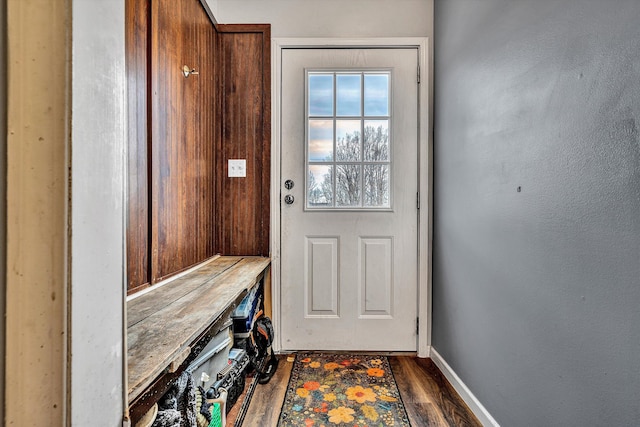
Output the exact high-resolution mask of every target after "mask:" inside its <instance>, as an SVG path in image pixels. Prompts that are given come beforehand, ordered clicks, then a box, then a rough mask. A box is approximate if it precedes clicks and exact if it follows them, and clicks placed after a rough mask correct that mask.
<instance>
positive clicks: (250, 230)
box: [217, 25, 271, 256]
mask: <svg viewBox="0 0 640 427" xmlns="http://www.w3.org/2000/svg"><path fill="white" fill-rule="evenodd" d="M218 30H219V31H220V33H219V37H220V48H219V49H220V51H221V58H222V66H221V71H220V79H221V83H220V96H221V100H220V105H221V107H222V135H221V139H220V142H219V147H218V152H219V154H218V162H219V163H218V170H219V171H220V172H223V173H222V174H221V176H220V177H219V179H218V188H217V193H218V195H219V197H220V200H219V203H218V205H217V208H218V221H219V223H218V225H219V227H218V238H217V242H218V249H219V251H220V252H221V253H222V254H223V255H262V256H268V255H269V208H270V206H269V204H270V202H269V200H270V198H269V188H270V171H271V167H270V166H271V62H270V40H271V30H270V26H269V25H219V26H218ZM229 159H246V161H247V176H246V178H229V177H228V173H227V172H228V170H227V165H228V160H229Z"/></svg>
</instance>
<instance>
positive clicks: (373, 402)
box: [278, 353, 410, 427]
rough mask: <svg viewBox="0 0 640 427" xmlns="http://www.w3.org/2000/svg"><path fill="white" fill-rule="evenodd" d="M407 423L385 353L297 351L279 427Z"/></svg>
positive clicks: (330, 426)
mask: <svg viewBox="0 0 640 427" xmlns="http://www.w3.org/2000/svg"><path fill="white" fill-rule="evenodd" d="M311 426H313V427H335V426H349V427H374V426H375V427H377V426H380V427H382V426H385V427H387V426H401V427H404V426H410V424H409V418H408V417H407V412H406V411H405V409H404V405H403V404H402V400H401V398H400V393H399V391H398V387H397V386H396V382H395V380H394V378H393V374H392V372H391V368H390V366H389V361H388V360H387V358H386V357H384V356H382V357H381V356H364V355H345V354H322V353H302V354H298V355H296V360H295V362H294V365H293V370H292V371H291V378H290V379H289V385H288V387H287V393H286V396H285V399H284V403H283V405H282V411H281V413H280V420H279V421H278V427H311Z"/></svg>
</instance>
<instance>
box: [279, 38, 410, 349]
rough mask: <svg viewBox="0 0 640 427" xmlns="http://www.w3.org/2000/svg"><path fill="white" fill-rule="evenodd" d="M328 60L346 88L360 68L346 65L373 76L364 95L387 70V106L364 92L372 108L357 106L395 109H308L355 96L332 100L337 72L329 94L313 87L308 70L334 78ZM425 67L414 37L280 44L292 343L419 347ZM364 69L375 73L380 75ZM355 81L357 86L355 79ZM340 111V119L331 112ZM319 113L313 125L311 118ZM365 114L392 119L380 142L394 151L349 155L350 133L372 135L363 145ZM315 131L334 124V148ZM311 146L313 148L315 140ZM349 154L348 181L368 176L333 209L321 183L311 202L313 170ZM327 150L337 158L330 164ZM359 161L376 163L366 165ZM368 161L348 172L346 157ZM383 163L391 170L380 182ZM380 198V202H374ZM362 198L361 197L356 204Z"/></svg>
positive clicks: (286, 303) (284, 307)
mask: <svg viewBox="0 0 640 427" xmlns="http://www.w3.org/2000/svg"><path fill="white" fill-rule="evenodd" d="M323 70H328V71H326V73H329V74H330V73H331V72H334V71H335V72H336V74H335V79H334V80H333V81H334V82H335V81H337V80H338V77H341V78H342V77H344V81H345V82H346V83H345V86H344V90H345V93H346V92H348V90H349V89H350V88H349V86H348V83H349V81H350V80H351V81H355V80H357V79H355V78H353V79H351V78H352V76H346V77H345V76H344V73H348V72H350V71H353V72H354V73H357V72H361V73H362V74H361V75H362V76H364V77H363V78H361V81H362V83H361V89H360V93H365V96H367V95H366V94H367V93H369V94H374V93H375V86H373V84H374V83H375V82H374V80H376V78H378V77H379V76H378V75H375V73H378V72H379V73H380V76H382V77H384V76H385V75H386V76H390V77H388V79H389V78H390V80H391V84H390V88H391V89H390V99H391V101H390V104H389V106H390V109H389V110H390V111H387V110H386V109H385V108H384V107H381V108H378V107H379V106H376V103H375V102H374V103H371V104H370V105H365V102H364V101H363V102H362V104H363V106H364V108H359V109H358V108H357V107H353V108H352V110H353V111H356V113H358V114H359V112H360V111H364V112H365V114H368V113H367V110H375V111H376V113H375V114H378V115H382V116H384V115H385V114H386V115H387V116H384V117H373V116H375V114H371V116H372V117H364V118H363V116H361V117H360V119H359V120H361V121H362V122H363V123H365V124H364V125H362V127H358V126H357V125H356V124H354V123H355V122H356V120H354V117H351V116H349V117H337V114H336V115H334V116H333V118H331V117H328V118H326V119H324V118H322V117H316V116H314V115H313V114H307V111H308V110H309V111H310V110H311V109H312V108H311V107H309V108H308V109H307V105H305V102H310V101H309V99H311V101H314V100H316V98H317V100H318V101H319V102H318V104H317V105H321V106H323V108H317V110H318V113H317V114H319V115H325V114H329V116H330V115H331V114H332V113H330V112H329V113H327V112H328V111H329V110H331V107H330V106H329V107H327V105H329V104H330V103H331V102H333V105H334V110H333V111H340V110H344V109H345V108H348V107H346V106H348V105H349V104H348V102H350V99H349V97H345V98H344V99H343V98H340V95H337V96H338V98H340V99H338V100H336V99H335V98H336V95H335V94H336V93H339V90H340V88H339V87H338V83H335V84H334V91H333V95H332V96H333V98H332V100H329V98H327V97H324V98H323V96H324V95H322V93H321V92H313V93H311V94H307V93H306V92H307V82H306V78H307V75H309V74H313V75H314V78H318V77H319V78H318V80H317V81H314V82H313V84H314V85H317V86H318V87H320V86H322V85H323V84H325V83H326V85H325V86H326V88H327V89H328V90H329V88H330V86H331V85H330V84H329V83H328V80H326V81H323V80H322V79H323V77H324V75H323V73H325V71H323ZM416 70H417V50H416V49H410V48H402V49H401V48H397V49H365V48H360V49H330V48H329V49H284V50H283V52H282V82H283V84H282V107H281V108H282V111H281V113H282V126H281V149H282V152H281V158H282V161H281V165H282V170H281V176H282V181H283V183H284V182H285V181H286V180H291V181H292V182H293V183H294V186H293V187H292V188H290V189H287V188H285V186H284V184H283V185H282V188H281V191H282V197H283V200H284V198H285V196H287V195H288V196H292V197H293V199H292V200H291V199H288V200H287V201H288V202H291V203H290V204H289V203H285V202H283V203H282V207H281V221H282V223H281V233H282V234H281V307H280V311H281V336H282V347H283V349H284V350H302V349H307V350H314V349H315V350H377V351H415V350H416V340H417V336H416V317H417V224H418V216H417V206H416V197H417V192H418V167H417V161H418V160H417V159H418V156H417V141H418V121H417V119H418V113H417V105H418V101H417V100H418V85H417V81H416ZM326 73H325V74H326ZM338 73H339V74H340V76H338ZM367 73H373V76H372V78H371V79H369V77H371V76H369V74H367ZM385 73H386V74H385ZM371 82H373V83H371ZM368 85H369V86H368ZM335 88H338V90H336V89H335ZM353 88H355V89H356V92H357V84H355V85H354V86H353ZM325 95H326V94H325ZM327 96H328V95H327ZM372 96H373V95H372ZM321 98H322V99H324V101H322V99H321ZM381 99H383V100H384V97H382V98H381ZM327 100H328V101H327ZM323 102H324V104H323ZM341 102H343V104H340V103H341ZM385 102H386V101H384V102H379V103H378V104H380V105H383V104H384V103H385ZM339 104H340V105H339ZM314 105H315V104H314ZM325 107H326V108H325ZM314 108H315V107H314ZM349 114H350V113H349ZM374 119H375V120H374ZM331 120H333V122H332V123H328V121H331ZM312 121H313V123H311V125H310V126H309V128H308V129H307V122H312ZM316 122H317V123H316ZM320 122H322V123H320ZM368 123H372V124H379V123H383V125H381V126H382V128H383V129H385V128H384V126H389V127H388V135H390V137H388V140H387V141H386V143H387V144H388V147H387V146H386V145H385V144H382V145H383V147H382V149H385V150H386V149H387V148H388V149H389V152H383V154H381V155H376V156H377V157H376V156H373V155H370V154H367V153H366V152H365V153H362V154H359V153H357V152H351V153H350V154H349V153H347V154H345V153H346V151H344V150H343V152H342V153H340V151H339V150H340V149H341V147H340V144H349V141H348V138H350V137H353V138H356V137H357V138H359V139H360V137H359V136H360V135H362V138H361V139H362V140H364V142H359V143H360V144H361V145H360V147H361V149H364V148H362V147H366V144H367V142H366V138H367V129H366V126H367V124H368ZM387 123H390V125H387ZM316 125H317V126H316ZM318 129H320V130H318ZM341 129H360V130H359V131H351V134H350V136H349V137H347V136H346V135H347V134H348V133H349V131H342V130H341ZM356 132H359V133H356ZM385 132H386V130H385ZM317 135H332V137H333V138H334V139H333V148H330V147H329V145H330V143H329V142H327V141H325V142H324V146H323V145H322V144H321V143H320V142H321V138H322V137H321V136H317ZM354 135H355V136H354ZM314 138H317V141H318V143H316V139H314ZM359 139H358V141H359ZM307 141H309V142H307ZM307 145H309V146H310V148H308V149H307V148H306V147H307ZM355 146H356V145H352V147H355ZM323 147H324V148H323ZM340 157H342V158H343V159H346V160H345V161H344V166H345V167H343V168H342V171H341V173H342V174H343V177H346V178H345V181H346V182H349V184H350V183H351V181H350V180H352V181H356V182H359V183H360V190H357V191H353V192H351V193H349V194H347V192H346V190H345V192H343V193H342V194H339V193H336V196H337V197H336V198H335V206H336V207H335V208H331V207H329V208H326V207H323V206H322V205H323V203H324V204H327V205H330V204H331V203H330V202H331V201H330V200H329V199H331V198H332V197H333V194H331V195H329V196H328V197H322V196H319V195H318V194H315V195H313V197H314V199H313V200H312V202H311V203H308V201H307V199H306V196H307V192H309V193H310V194H311V193H313V192H312V190H311V189H310V186H311V185H316V184H317V182H316V181H317V179H316V178H318V179H322V177H323V176H324V177H325V178H324V179H325V180H327V179H328V178H326V177H330V178H331V179H334V178H333V177H332V176H331V174H333V173H334V172H333V170H334V169H335V170H336V172H335V176H339V173H338V172H340V171H338V163H337V160H339V158H340ZM310 158H312V159H310ZM324 161H326V162H327V164H328V165H329V166H324V165H323V163H322V162H324ZM358 161H365V162H370V163H367V164H365V163H360V164H357V162H358ZM307 162H308V164H309V165H310V172H311V173H309V174H307V169H306V168H307ZM375 162H378V163H375ZM389 162H390V163H389ZM351 163H353V164H351ZM340 166H343V165H340ZM315 167H317V168H318V170H321V172H318V173H315V177H313V178H312V177H310V176H307V175H314V172H313V171H312V170H311V169H312V168H315ZM359 167H360V168H361V169H359V170H358V171H357V173H352V174H351V175H349V173H350V170H349V168H351V170H352V171H353V170H355V169H357V168H359ZM322 168H323V169H322ZM332 168H334V169H332ZM387 171H388V172H387ZM375 174H378V175H380V176H382V178H375V179H374V180H373V181H371V180H370V178H371V177H373V176H374V175H375ZM327 182H329V184H328V185H327V187H329V186H330V185H333V191H334V192H336V191H337V184H335V182H336V181H335V179H334V180H333V181H327ZM332 182H333V184H331V183H332ZM371 182H374V183H378V184H380V183H381V184H384V185H387V184H386V183H389V182H390V183H391V187H390V190H391V191H390V195H387V194H388V193H385V192H384V191H383V192H382V193H384V194H385V195H383V196H380V194H379V193H381V192H380V191H378V192H377V193H376V191H377V190H376V188H374V187H375V186H376V185H375V184H371ZM345 187H346V186H345ZM352 196H354V197H352ZM309 197H312V196H309ZM340 197H342V201H340V200H339V199H340ZM350 197H352V198H350ZM376 197H377V198H378V199H380V200H382V202H380V203H377V202H376V201H375V200H376ZM310 200H311V199H310ZM367 200H368V201H367ZM358 204H359V205H360V206H364V207H363V208H354V207H353V206H352V205H358ZM307 206H308V207H307ZM318 206H320V209H317V207H318ZM377 207H381V208H379V209H376V208H377Z"/></svg>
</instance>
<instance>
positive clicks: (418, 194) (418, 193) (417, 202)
mask: <svg viewBox="0 0 640 427" xmlns="http://www.w3.org/2000/svg"><path fill="white" fill-rule="evenodd" d="M416 208H417V209H418V210H420V192H419V191H418V192H417V193H416Z"/></svg>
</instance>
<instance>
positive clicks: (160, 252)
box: [151, 0, 219, 281]
mask: <svg viewBox="0 0 640 427" xmlns="http://www.w3.org/2000/svg"><path fill="white" fill-rule="evenodd" d="M152 4H153V6H152V26H153V31H152V34H153V37H152V49H151V69H152V77H151V80H152V85H151V86H152V91H153V94H152V102H151V111H152V135H151V140H152V144H151V146H152V155H151V158H152V161H151V163H152V173H151V176H152V179H151V181H152V192H151V194H152V198H151V200H152V202H151V211H152V232H151V236H152V261H151V266H152V267H151V268H152V276H153V278H154V281H156V280H161V279H163V278H165V277H167V276H170V275H172V274H175V273H177V272H179V271H182V270H184V269H186V268H189V267H191V266H193V265H195V264H197V263H199V262H201V261H203V260H205V259H207V258H209V257H211V256H213V255H214V254H215V249H214V247H215V245H214V238H215V180H216V171H215V150H214V144H215V131H214V129H215V128H216V126H218V123H219V121H218V120H217V119H216V108H215V106H216V102H215V74H216V67H215V61H214V58H215V57H216V43H215V42H216V34H215V29H214V27H213V24H212V23H211V21H209V18H208V16H207V14H206V12H205V10H204V8H203V7H202V6H201V5H200V3H199V2H198V1H180V2H176V1H175V0H159V1H154V2H153V3H152ZM183 65H187V66H188V67H189V68H192V69H195V70H196V71H197V72H198V73H199V74H197V75H195V74H194V75H190V76H189V77H185V75H184V74H183V71H182V67H183Z"/></svg>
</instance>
